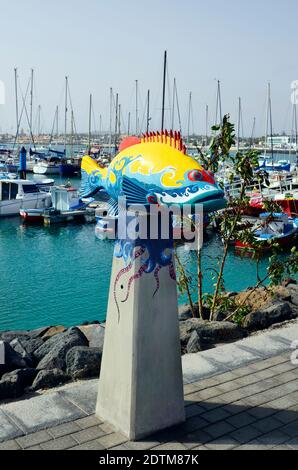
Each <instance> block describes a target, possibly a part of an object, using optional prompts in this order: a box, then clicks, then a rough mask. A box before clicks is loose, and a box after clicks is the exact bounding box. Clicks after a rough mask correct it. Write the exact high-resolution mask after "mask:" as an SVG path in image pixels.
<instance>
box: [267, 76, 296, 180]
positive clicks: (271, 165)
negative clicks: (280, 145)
mask: <svg viewBox="0 0 298 470" xmlns="http://www.w3.org/2000/svg"><path fill="white" fill-rule="evenodd" d="M268 121H269V125H270V150H271V160H269V159H268V158H267V140H268ZM259 169H261V170H265V171H268V172H272V171H276V172H283V171H287V172H289V171H291V163H290V162H289V161H286V160H280V161H278V162H277V163H275V162H274V149H273V126H272V104H271V85H270V82H269V83H268V93H267V111H266V132H265V151H264V155H260V156H259Z"/></svg>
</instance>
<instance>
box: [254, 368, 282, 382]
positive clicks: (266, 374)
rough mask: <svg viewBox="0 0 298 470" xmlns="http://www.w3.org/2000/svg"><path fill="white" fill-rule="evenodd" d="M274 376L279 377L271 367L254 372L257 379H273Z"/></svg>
mask: <svg viewBox="0 0 298 470" xmlns="http://www.w3.org/2000/svg"><path fill="white" fill-rule="evenodd" d="M272 377H277V375H276V373H275V372H274V371H272V370H271V369H264V370H261V371H259V372H256V373H255V374H254V378H256V379H257V380H264V379H271V378H272Z"/></svg>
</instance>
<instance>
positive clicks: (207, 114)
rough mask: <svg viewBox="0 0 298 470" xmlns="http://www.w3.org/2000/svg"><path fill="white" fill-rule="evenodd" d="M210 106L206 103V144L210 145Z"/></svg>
mask: <svg viewBox="0 0 298 470" xmlns="http://www.w3.org/2000/svg"><path fill="white" fill-rule="evenodd" d="M208 131H209V106H208V104H206V134H205V136H206V146H207V145H208V134H209V132H208Z"/></svg>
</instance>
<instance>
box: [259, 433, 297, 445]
mask: <svg viewBox="0 0 298 470" xmlns="http://www.w3.org/2000/svg"><path fill="white" fill-rule="evenodd" d="M289 440H290V438H289V436H288V435H287V434H285V433H284V432H282V431H281V430H280V429H275V430H274V431H271V432H269V433H267V434H263V435H261V436H259V437H258V441H260V442H261V443H262V444H266V445H272V446H277V445H280V444H284V443H287V442H288V441H289Z"/></svg>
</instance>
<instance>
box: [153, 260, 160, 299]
mask: <svg viewBox="0 0 298 470" xmlns="http://www.w3.org/2000/svg"><path fill="white" fill-rule="evenodd" d="M160 270H161V266H157V268H156V269H155V271H154V278H155V280H156V289H155V291H154V294H153V296H152V297H155V295H156V294H157V292H158V291H159V286H160V283H159V277H158V273H159V271H160Z"/></svg>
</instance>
